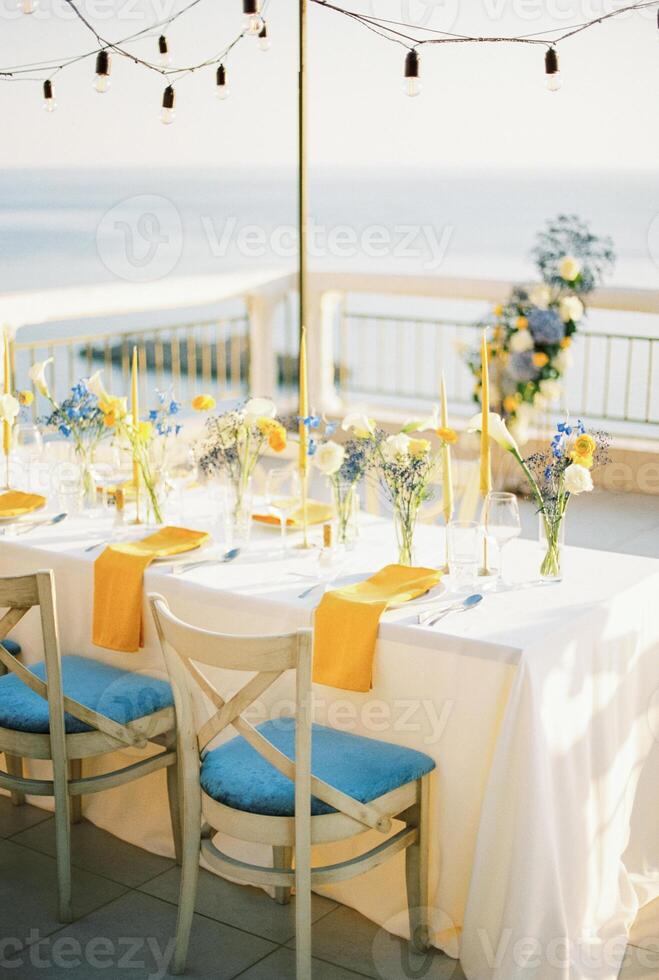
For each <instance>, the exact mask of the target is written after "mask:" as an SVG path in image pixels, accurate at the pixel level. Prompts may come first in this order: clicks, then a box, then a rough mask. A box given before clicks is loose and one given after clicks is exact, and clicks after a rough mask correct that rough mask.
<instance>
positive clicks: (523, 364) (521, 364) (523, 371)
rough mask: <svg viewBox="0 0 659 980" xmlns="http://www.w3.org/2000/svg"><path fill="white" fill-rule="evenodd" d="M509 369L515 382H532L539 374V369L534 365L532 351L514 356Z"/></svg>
mask: <svg viewBox="0 0 659 980" xmlns="http://www.w3.org/2000/svg"><path fill="white" fill-rule="evenodd" d="M509 368H510V374H511V375H512V377H513V378H514V379H515V381H530V380H531V378H535V377H536V376H537V374H538V369H537V368H536V366H535V364H534V363H533V351H531V350H525V351H521V352H520V353H518V354H513V355H512V357H511V358H510V362H509Z"/></svg>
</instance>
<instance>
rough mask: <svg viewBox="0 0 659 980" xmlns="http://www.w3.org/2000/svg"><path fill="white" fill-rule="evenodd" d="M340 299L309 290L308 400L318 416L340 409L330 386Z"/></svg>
mask: <svg viewBox="0 0 659 980" xmlns="http://www.w3.org/2000/svg"><path fill="white" fill-rule="evenodd" d="M341 299H342V294H341V293H339V292H334V291H331V292H319V291H317V290H312V291H311V293H310V295H309V323H308V327H307V342H308V359H309V398H310V401H311V404H312V408H313V410H314V411H315V412H319V413H322V412H330V413H331V412H336V411H339V410H340V408H341V402H340V400H339V397H338V394H337V391H336V385H335V384H334V328H335V323H336V315H337V311H338V309H339V306H340V304H341Z"/></svg>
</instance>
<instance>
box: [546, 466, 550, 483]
mask: <svg viewBox="0 0 659 980" xmlns="http://www.w3.org/2000/svg"><path fill="white" fill-rule="evenodd" d="M545 480H551V466H547V467H545Z"/></svg>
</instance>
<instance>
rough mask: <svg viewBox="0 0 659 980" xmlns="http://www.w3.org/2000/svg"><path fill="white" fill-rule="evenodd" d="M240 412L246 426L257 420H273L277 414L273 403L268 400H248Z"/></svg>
mask: <svg viewBox="0 0 659 980" xmlns="http://www.w3.org/2000/svg"><path fill="white" fill-rule="evenodd" d="M240 411H241V414H242V415H243V417H244V419H245V421H246V422H247V423H248V424H252V423H253V422H256V420H257V419H273V418H274V417H275V415H276V414H277V408H276V406H275V403H274V402H273V401H271V400H270V399H269V398H250V399H249V401H248V402H246V403H245V405H244V406H243V408H241V410H240Z"/></svg>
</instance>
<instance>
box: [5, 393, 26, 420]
mask: <svg viewBox="0 0 659 980" xmlns="http://www.w3.org/2000/svg"><path fill="white" fill-rule="evenodd" d="M20 410H21V406H20V404H19V402H18V398H14V396H13V395H0V421H2V422H8V423H9V425H13V424H14V421H15V419H16V416H17V415H18V413H19V412H20Z"/></svg>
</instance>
